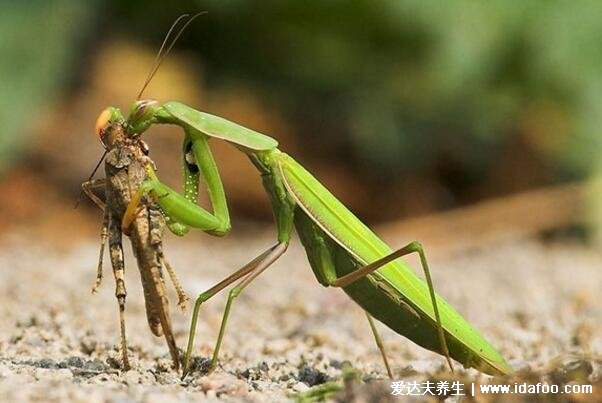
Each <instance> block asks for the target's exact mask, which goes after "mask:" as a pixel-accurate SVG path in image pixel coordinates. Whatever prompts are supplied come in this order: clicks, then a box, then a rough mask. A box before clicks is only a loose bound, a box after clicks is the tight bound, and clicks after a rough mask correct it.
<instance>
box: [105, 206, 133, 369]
mask: <svg viewBox="0 0 602 403" xmlns="http://www.w3.org/2000/svg"><path fill="white" fill-rule="evenodd" d="M109 250H110V255H111V265H112V266H113V275H114V277H115V297H116V298H117V303H118V305H119V327H120V334H121V354H122V363H123V370H124V371H127V370H129V369H130V362H129V360H128V352H127V340H126V333H125V298H126V296H127V292H126V290H125V266H124V262H123V246H122V243H121V228H120V223H119V221H118V220H115V219H114V218H113V217H109Z"/></svg>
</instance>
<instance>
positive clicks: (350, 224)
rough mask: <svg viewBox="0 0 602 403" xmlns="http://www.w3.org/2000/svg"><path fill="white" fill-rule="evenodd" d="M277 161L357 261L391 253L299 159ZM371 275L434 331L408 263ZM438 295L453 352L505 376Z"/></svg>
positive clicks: (424, 294) (423, 292)
mask: <svg viewBox="0 0 602 403" xmlns="http://www.w3.org/2000/svg"><path fill="white" fill-rule="evenodd" d="M278 160H279V165H280V169H281V173H282V176H283V179H284V183H285V186H286V187H287V189H288V190H289V192H290V193H291V194H292V195H293V197H294V198H295V200H296V201H297V203H298V204H299V206H300V207H301V208H302V209H303V210H304V211H305V212H306V213H307V215H308V216H309V217H310V218H311V219H312V220H313V221H314V222H315V223H316V224H317V225H318V226H320V228H322V230H324V232H325V233H326V234H328V236H330V237H331V238H332V239H333V240H334V241H335V242H337V243H338V244H339V245H340V246H341V247H342V248H343V249H345V250H346V251H347V252H348V253H349V254H351V255H352V256H353V257H354V258H355V259H357V261H358V262H360V263H361V264H369V263H371V262H373V261H376V260H378V259H379V258H381V257H383V256H386V255H388V254H390V253H391V252H392V251H391V248H390V247H389V246H388V245H387V244H385V243H384V242H383V241H382V240H381V239H380V238H379V237H378V236H377V235H376V234H374V232H372V231H371V230H370V229H369V228H368V227H367V226H366V225H365V224H363V223H362V222H361V221H360V220H359V219H358V218H357V217H355V216H354V215H353V213H351V212H350V211H349V210H348V209H347V208H346V207H345V206H344V205H343V204H342V203H341V202H340V201H339V200H337V199H336V198H335V197H334V196H333V195H332V194H331V193H330V192H329V191H328V190H327V189H326V188H325V187H324V186H323V185H322V184H321V183H320V182H318V181H317V180H316V179H315V178H314V177H313V176H312V175H311V174H310V173H309V172H307V171H306V170H305V168H303V167H302V166H301V165H299V163H297V162H296V161H295V160H294V159H292V158H291V157H290V156H288V155H286V154H284V153H280V154H279V157H278ZM371 276H376V277H378V278H379V279H382V280H383V281H385V282H386V283H387V284H388V285H389V286H390V288H392V289H394V290H395V291H396V292H397V293H399V296H400V297H403V299H404V300H405V301H407V302H408V303H409V304H410V305H411V306H412V307H413V308H414V309H416V310H417V311H418V312H420V313H421V316H427V317H429V318H430V319H431V320H430V321H427V320H420V319H418V318H417V319H416V321H419V323H418V324H416V323H413V324H411V325H412V326H418V327H424V328H425V331H426V330H428V331H432V328H433V326H436V323H435V315H434V311H433V307H432V303H431V299H430V296H429V292H428V287H427V285H426V284H425V283H424V281H422V280H421V279H420V278H419V277H418V276H417V275H416V274H415V273H414V271H413V270H412V269H411V268H410V267H409V266H407V265H406V264H404V263H403V262H401V261H400V260H399V259H397V260H395V261H393V262H391V263H389V264H387V265H385V266H383V267H382V268H380V269H378V270H377V271H376V272H375V273H374V274H372V275H371ZM436 299H437V306H438V308H439V312H440V316H441V323H442V326H443V329H444V331H445V333H446V337H447V338H450V337H451V338H454V339H456V340H457V342H459V343H460V344H461V345H463V347H464V348H463V349H461V350H459V351H460V352H458V353H456V354H453V355H452V357H453V358H455V359H456V360H458V361H460V362H462V363H469V365H471V366H474V367H477V368H479V369H481V370H482V371H484V372H487V373H492V374H494V373H497V374H500V373H501V374H505V373H509V372H511V371H512V369H511V368H510V367H509V366H508V364H506V362H505V361H504V359H503V358H502V357H501V356H500V354H499V353H498V352H497V351H496V350H495V349H494V348H493V347H492V346H491V345H490V344H489V343H488V342H487V341H486V340H485V338H483V336H481V335H480V334H479V333H478V332H477V331H476V330H474V329H473V328H472V326H471V325H470V324H469V323H468V322H467V321H466V320H465V319H464V318H463V317H462V316H461V315H460V314H459V313H458V312H457V311H456V310H455V309H454V308H452V307H451V305H449V304H448V303H447V302H446V301H445V300H444V299H443V298H441V297H440V296H438V295H437V297H436ZM409 325H410V324H408V326H409ZM427 328H428V329H427ZM454 355H455V356H454Z"/></svg>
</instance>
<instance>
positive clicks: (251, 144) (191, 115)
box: [163, 101, 278, 151]
mask: <svg viewBox="0 0 602 403" xmlns="http://www.w3.org/2000/svg"><path fill="white" fill-rule="evenodd" d="M163 108H164V109H165V110H166V111H167V112H168V113H169V114H171V115H172V116H173V117H174V118H175V119H176V120H178V121H180V122H181V123H184V124H187V125H189V126H192V127H193V128H195V129H197V130H198V131H200V132H201V133H204V134H206V135H207V136H209V137H216V138H219V139H222V140H226V141H228V142H230V143H234V144H236V145H239V146H242V147H244V148H246V149H249V150H253V151H265V150H271V149H273V148H276V147H278V142H277V141H276V140H274V139H273V138H271V137H269V136H266V135H265V134H261V133H259V132H256V131H254V130H251V129H247V128H246V127H243V126H241V125H238V124H236V123H234V122H230V121H229V120H226V119H224V118H220V117H219V116H215V115H211V114H209V113H205V112H200V111H197V110H196V109H193V108H191V107H189V106H187V105H184V104H183V103H180V102H176V101H169V102H166V103H165V104H163Z"/></svg>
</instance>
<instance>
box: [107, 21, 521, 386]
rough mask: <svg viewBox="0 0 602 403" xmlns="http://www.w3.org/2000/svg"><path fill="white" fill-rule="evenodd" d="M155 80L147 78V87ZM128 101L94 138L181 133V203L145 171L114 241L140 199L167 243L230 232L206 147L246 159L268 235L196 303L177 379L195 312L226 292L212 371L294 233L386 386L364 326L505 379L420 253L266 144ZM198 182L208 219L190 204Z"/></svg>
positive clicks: (211, 122)
mask: <svg viewBox="0 0 602 403" xmlns="http://www.w3.org/2000/svg"><path fill="white" fill-rule="evenodd" d="M180 32H181V31H180ZM176 39H177V38H176ZM157 67H158V66H157ZM155 71H156V68H155V69H154V71H152V73H151V75H150V77H152V74H154V72H155ZM149 79H150V78H149ZM149 79H147V82H146V83H145V87H146V84H148V81H149ZM143 90H144V87H143ZM141 93H142V91H141ZM138 99H139V100H137V101H135V102H134V103H133V104H132V106H131V108H130V111H129V115H128V117H127V118H125V117H124V116H123V114H122V113H121V112H120V110H119V109H117V108H115V107H109V108H107V109H105V110H104V111H103V112H102V113H101V115H100V116H99V118H98V121H97V131H98V133H99V134H100V136H101V140H103V139H102V136H103V133H110V130H108V129H109V128H111V127H112V126H113V125H119V126H121V127H122V128H123V130H124V132H125V134H126V135H127V136H130V137H132V138H136V137H138V136H140V135H142V134H143V133H144V132H145V131H146V130H148V129H149V128H150V127H151V126H152V125H155V124H172V125H177V126H179V127H181V128H182V129H183V131H184V141H183V148H182V149H183V153H182V154H183V169H184V185H183V188H184V191H183V193H182V194H181V193H178V192H177V191H175V190H173V189H171V188H170V187H168V186H167V185H165V184H163V183H162V182H161V181H160V180H159V179H158V177H157V175H156V173H155V170H154V167H153V165H152V164H148V165H147V166H146V172H147V178H146V180H144V181H143V182H142V184H141V185H140V187H139V188H138V190H137V191H136V193H135V194H134V195H133V196H132V198H131V202H130V203H129V205H128V206H127V209H126V211H125V214H124V215H123V219H122V223H121V226H122V230H123V231H124V232H126V233H127V230H128V228H129V227H130V226H131V225H132V223H133V222H134V220H135V218H136V215H137V211H138V209H139V204H140V202H141V200H143V198H144V197H145V196H148V197H150V198H151V199H152V200H154V202H155V203H156V204H157V205H159V206H160V208H161V210H162V212H163V214H164V216H165V221H166V224H167V226H168V228H169V229H170V230H171V231H172V232H173V233H174V234H176V235H179V236H183V235H184V234H186V233H187V232H188V231H189V229H190V228H197V229H200V230H202V231H204V232H206V233H208V234H211V235H215V236H224V235H226V234H228V233H229V231H230V229H231V225H230V217H229V213H228V206H227V201H226V195H225V192H224V189H223V186H222V181H221V179H220V175H219V172H218V168H217V165H216V163H215V160H214V158H213V155H212V153H211V148H210V142H211V141H226V142H228V143H230V144H231V145H233V146H234V147H236V148H237V149H238V150H240V151H241V152H243V153H244V154H246V155H247V156H248V157H249V159H250V160H251V162H252V164H253V165H254V166H255V168H256V169H257V170H258V172H259V174H260V175H261V178H262V180H263V186H264V188H265V191H266V193H267V195H268V197H269V200H270V202H271V205H272V210H273V214H274V218H275V224H276V229H277V236H276V242H275V244H274V245H273V246H271V247H269V248H268V249H267V250H266V251H265V252H263V253H261V254H260V255H259V256H257V257H255V258H254V259H253V260H251V261H250V262H249V263H247V264H246V265H244V266H243V267H242V268H240V269H239V270H237V271H235V272H234V273H233V274H231V275H229V276H227V277H226V278H224V279H223V280H222V281H220V282H219V283H217V284H216V285H214V286H213V287H211V288H209V289H208V290H207V291H205V292H203V293H201V294H200V295H199V296H198V298H197V299H196V302H195V305H194V310H193V316H192V320H191V325H190V333H189V337H188V346H187V350H186V355H185V358H184V373H183V376H186V374H187V373H188V371H189V370H190V362H191V356H192V351H193V346H194V338H195V332H196V327H197V321H198V317H199V311H200V308H201V306H202V304H203V303H204V302H206V301H207V300H209V299H210V298H211V297H213V296H214V295H216V294H217V293H218V292H220V291H221V290H223V289H225V288H226V287H228V286H230V285H232V284H234V283H236V284H235V285H234V286H233V287H232V288H231V289H230V292H229V294H228V299H227V303H226V307H225V310H224V314H223V318H222V322H221V326H220V330H219V335H218V338H217V342H216V345H215V349H214V352H213V357H212V359H211V364H210V368H211V369H213V368H215V366H216V364H217V362H218V357H219V351H220V347H221V345H222V340H223V337H224V334H225V330H226V324H227V321H228V317H229V314H230V310H231V307H232V304H233V302H234V300H235V299H236V298H237V297H238V296H239V295H240V294H241V293H242V291H243V290H244V289H246V287H247V286H249V285H250V284H251V283H252V282H253V280H255V279H256V278H257V277H258V276H259V275H260V274H262V273H263V272H264V271H265V270H266V269H267V268H268V267H270V266H271V265H272V264H273V263H274V262H276V261H277V260H278V258H279V257H280V256H282V255H283V254H284V253H285V251H286V250H287V248H288V246H289V243H290V240H291V235H292V232H293V231H294V230H296V231H297V233H298V235H299V238H300V240H301V243H302V245H303V247H304V248H305V251H306V253H307V258H308V260H309V264H310V266H311V268H312V270H313V272H314V274H315V276H316V278H317V280H318V282H319V283H320V284H321V285H323V286H327V287H328V286H332V287H338V288H342V289H343V291H344V292H345V293H346V294H347V295H349V296H350V297H351V299H352V300H353V301H354V302H355V303H357V304H358V305H359V306H360V307H361V308H362V309H363V310H364V311H365V312H366V316H367V319H368V323H369V326H370V328H371V330H372V332H373V334H374V337H375V340H376V344H377V347H378V348H379V350H380V352H381V355H382V358H383V361H384V365H385V367H386V370H387V372H388V374H389V376H390V377H392V372H391V369H390V366H389V364H388V360H387V357H386V354H385V351H384V348H383V345H382V342H381V340H380V337H379V335H378V332H377V329H376V326H375V324H374V321H373V318H376V319H377V320H378V321H380V322H382V323H384V324H385V325H386V326H388V327H389V328H391V329H392V330H394V331H395V332H397V333H398V334H400V335H402V336H405V337H407V338H408V339H410V340H412V341H413V342H415V343H417V344H418V345H420V346H422V347H424V348H426V349H429V350H431V351H434V352H436V353H438V354H441V355H443V356H445V357H446V358H447V361H448V363H449V366H450V368H452V370H453V367H452V363H451V359H454V360H456V361H458V362H459V363H461V364H462V365H463V366H464V367H472V368H476V369H478V370H480V371H482V372H484V373H487V374H492V375H501V374H508V373H510V372H512V369H511V367H510V366H509V365H508V364H507V363H506V362H505V360H504V359H503V358H502V356H501V355H500V354H499V353H498V352H497V351H496V350H495V348H493V347H492V346H491V345H490V344H489V343H488V342H487V340H485V338H484V337H483V336H481V335H480V334H479V333H478V332H477V331H476V330H474V329H473V327H472V326H471V325H470V324H469V323H468V322H467V321H466V320H465V319H464V318H463V317H462V316H461V315H460V314H459V313H458V312H457V311H456V310H455V309H454V308H453V307H452V306H451V305H449V304H448V303H447V302H446V301H445V300H444V299H443V298H442V297H440V296H439V295H437V294H436V293H435V291H434V287H433V282H432V279H431V275H430V271H429V267H428V262H427V259H426V256H425V253H424V250H423V247H422V246H421V244H420V243H418V242H411V243H410V244H408V245H405V246H403V247H402V248H399V249H396V250H393V249H391V248H390V247H389V246H388V245H387V244H386V243H385V242H383V241H382V240H381V239H380V238H379V237H378V236H377V235H376V234H375V233H374V232H373V231H372V230H370V228H368V227H367V226H366V225H365V224H363V223H362V222H361V221H360V220H359V219H358V218H357V217H356V216H355V215H353V213H351V212H350V211H349V210H348V209H347V208H346V207H345V205H344V204H343V203H341V202H340V201H339V200H338V199H337V198H336V197H335V196H333V195H332V193H330V192H329V191H328V189H326V188H325V187H324V186H323V185H322V184H321V183H320V182H319V181H318V180H317V179H316V178H315V177H314V176H313V175H311V174H310V173H309V172H308V171H307V170H306V169H305V168H304V167H303V166H301V165H300V164H299V163H298V162H297V161H295V160H294V159H293V158H292V157H291V156H289V155H287V154H286V153H284V152H282V151H280V150H279V149H278V142H277V141H276V140H275V139H273V138H271V137H269V136H266V135H264V134H261V133H258V132H256V131H254V130H251V129H248V128H246V127H243V126H240V125H238V124H236V123H233V122H231V121H228V120H226V119H224V118H221V117H218V116H214V115H211V114H209V113H205V112H200V111H198V110H195V109H193V108H191V107H190V106H187V105H185V104H183V103H180V102H176V101H170V102H166V103H163V104H161V103H159V102H158V101H156V100H152V99H145V100H140V95H139V97H138ZM201 177H202V178H203V181H204V184H205V186H206V189H207V192H208V195H209V200H210V203H211V209H212V211H209V210H207V209H204V208H202V207H201V206H199V205H198V204H197V196H198V192H199V183H200V180H201ZM412 253H416V254H418V255H419V257H420V262H421V265H422V268H423V270H424V274H425V279H426V281H423V280H422V279H421V278H420V277H419V276H417V275H416V274H415V273H414V271H413V270H412V269H411V268H410V267H409V266H408V265H406V264H405V263H404V262H402V261H401V260H400V259H399V258H400V257H402V256H404V255H408V254H412Z"/></svg>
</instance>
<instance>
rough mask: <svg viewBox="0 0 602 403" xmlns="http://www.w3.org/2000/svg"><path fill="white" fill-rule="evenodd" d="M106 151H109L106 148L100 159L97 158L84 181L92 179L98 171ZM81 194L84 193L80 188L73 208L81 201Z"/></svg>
mask: <svg viewBox="0 0 602 403" xmlns="http://www.w3.org/2000/svg"><path fill="white" fill-rule="evenodd" d="M108 152H109V151H108V150H105V152H104V153H102V157H100V160H98V163H97V164H96V166H95V167H94V170H92V173H91V174H90V176H89V177H88V180H87V181H86V182H89V181H91V180H92V178H93V177H94V175H95V174H96V171H98V168H100V164H102V162H103V161H104V159H105V157H106V156H107V153H108ZM83 195H84V191H83V189H82V190H80V191H79V196H77V200H76V201H75V206H73V208H74V209H76V208H77V207H78V206H79V203H80V202H81V201H82V196H83Z"/></svg>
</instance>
